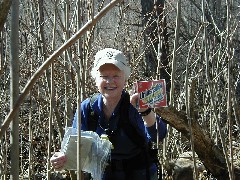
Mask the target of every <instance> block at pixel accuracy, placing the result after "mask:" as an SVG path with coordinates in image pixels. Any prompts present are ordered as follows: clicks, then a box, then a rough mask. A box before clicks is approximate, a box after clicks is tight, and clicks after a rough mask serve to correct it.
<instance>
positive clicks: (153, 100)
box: [134, 79, 167, 108]
mask: <svg viewBox="0 0 240 180" xmlns="http://www.w3.org/2000/svg"><path fill="white" fill-rule="evenodd" d="M134 89H135V92H138V94H139V104H138V107H139V108H148V107H151V108H157V107H166V106H167V95H166V82H165V79H160V80H153V81H138V82H136V83H135V84H134Z"/></svg>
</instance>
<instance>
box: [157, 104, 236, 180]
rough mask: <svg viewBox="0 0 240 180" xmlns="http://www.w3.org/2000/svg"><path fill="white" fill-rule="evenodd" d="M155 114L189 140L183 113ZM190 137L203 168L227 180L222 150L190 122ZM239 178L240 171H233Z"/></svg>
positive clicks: (164, 111) (160, 110) (169, 110)
mask: <svg viewBox="0 0 240 180" xmlns="http://www.w3.org/2000/svg"><path fill="white" fill-rule="evenodd" d="M155 111H156V113H157V114H159V115H161V117H162V118H163V119H165V121H166V123H168V124H169V125H170V126H172V127H174V128H175V129H177V130H178V131H179V132H181V133H182V134H183V135H184V136H185V137H186V138H188V140H190V133H189V132H190V130H189V126H188V119H187V116H186V114H185V113H184V112H180V111H177V110H176V109H174V108H172V107H168V108H156V109H155ZM192 135H193V136H194V138H193V139H194V148H195V152H196V153H197V154H198V157H199V158H200V159H201V161H202V162H203V164H204V166H205V167H206V168H207V169H208V170H209V171H210V173H212V174H213V176H214V177H215V178H217V179H218V180H227V179H229V174H228V168H227V164H226V161H225V157H224V154H223V151H222V149H220V148H219V147H217V146H216V145H215V144H214V142H213V141H212V139H210V135H209V133H208V132H206V131H204V128H202V127H201V126H200V124H199V123H198V122H197V121H192ZM239 178H240V169H239V168H236V169H235V179H239Z"/></svg>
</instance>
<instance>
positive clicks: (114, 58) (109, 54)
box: [92, 48, 131, 79]
mask: <svg viewBox="0 0 240 180" xmlns="http://www.w3.org/2000/svg"><path fill="white" fill-rule="evenodd" d="M104 64H113V65H115V66H116V67H118V69H120V70H121V71H124V73H125V75H126V78H127V79H128V78H129V76H130V73H131V68H130V67H129V65H128V63H127V58H126V56H125V55H124V54H123V53H122V52H121V51H119V50H117V49H113V48H105V49H102V50H100V51H98V52H97V53H96V55H95V60H94V65H93V69H92V76H93V77H95V76H96V72H97V71H98V70H99V68H100V67H101V66H102V65H104Z"/></svg>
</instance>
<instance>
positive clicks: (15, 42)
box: [10, 0, 19, 180]
mask: <svg viewBox="0 0 240 180" xmlns="http://www.w3.org/2000/svg"><path fill="white" fill-rule="evenodd" d="M18 31H19V1H18V0H14V1H13V2H12V9H11V34H10V38H11V39H10V41H11V42H10V48H11V53H10V56H11V60H10V77H11V81H10V83H11V87H10V88H11V90H10V91H11V102H10V107H11V109H13V108H14V106H15V104H16V102H17V100H18V97H19V53H18V52H19V33H18ZM10 128H11V139H10V145H11V146H10V153H11V154H10V156H11V179H13V180H18V179H19V111H17V112H16V114H15V116H14V118H13V122H12V123H11V126H10Z"/></svg>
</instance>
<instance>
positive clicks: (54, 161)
mask: <svg viewBox="0 0 240 180" xmlns="http://www.w3.org/2000/svg"><path fill="white" fill-rule="evenodd" d="M66 161H67V158H66V156H65V154H63V153H62V152H56V153H55V154H54V155H53V156H52V157H51V158H50V163H51V165H52V166H53V168H54V169H55V170H56V171H61V170H63V168H64V165H65V163H66Z"/></svg>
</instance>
